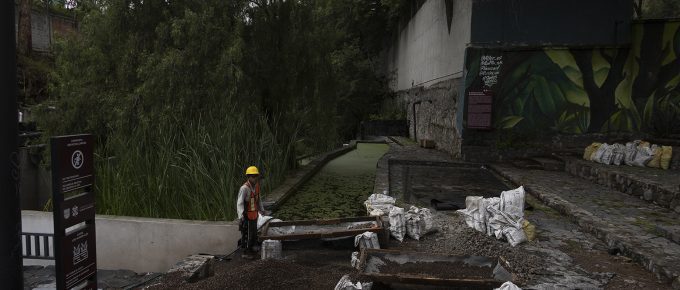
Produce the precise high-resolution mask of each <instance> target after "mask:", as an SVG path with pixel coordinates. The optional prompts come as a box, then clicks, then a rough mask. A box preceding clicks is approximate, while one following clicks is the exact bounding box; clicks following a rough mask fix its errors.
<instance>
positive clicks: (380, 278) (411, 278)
mask: <svg viewBox="0 0 680 290" xmlns="http://www.w3.org/2000/svg"><path fill="white" fill-rule="evenodd" d="M360 276H362V277H364V278H367V279H370V280H372V281H374V282H376V281H377V282H384V283H404V284H418V285H435V286H457V287H463V286H467V287H474V286H489V287H493V288H497V287H500V286H501V285H502V284H503V282H501V281H496V280H493V279H445V278H436V277H426V276H419V275H413V274H403V273H402V274H398V275H397V274H380V273H369V274H364V273H361V274H360Z"/></svg>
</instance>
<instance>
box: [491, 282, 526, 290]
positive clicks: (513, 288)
mask: <svg viewBox="0 0 680 290" xmlns="http://www.w3.org/2000/svg"><path fill="white" fill-rule="evenodd" d="M494 290H522V288H519V287H517V285H515V284H514V283H512V282H510V281H507V282H505V283H503V285H501V287H499V288H495V289H494Z"/></svg>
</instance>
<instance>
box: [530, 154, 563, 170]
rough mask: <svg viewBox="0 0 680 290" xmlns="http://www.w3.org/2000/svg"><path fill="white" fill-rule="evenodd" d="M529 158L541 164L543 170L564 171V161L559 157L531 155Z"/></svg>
mask: <svg viewBox="0 0 680 290" xmlns="http://www.w3.org/2000/svg"><path fill="white" fill-rule="evenodd" d="M530 159H531V160H534V161H536V162H538V163H539V164H541V167H543V170H550V171H564V161H562V160H560V159H556V158H551V157H531V158H530Z"/></svg>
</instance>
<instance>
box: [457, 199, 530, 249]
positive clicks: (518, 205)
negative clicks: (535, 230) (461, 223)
mask: <svg viewBox="0 0 680 290" xmlns="http://www.w3.org/2000/svg"><path fill="white" fill-rule="evenodd" d="M524 196H525V192H524V187H523V186H520V187H518V188H516V189H513V190H508V191H503V192H501V196H500V197H490V198H483V197H481V196H468V197H467V198H466V199H465V206H466V207H465V209H461V210H458V211H457V212H459V213H461V214H462V215H463V216H464V217H465V223H466V224H467V225H468V226H469V227H471V228H474V229H475V230H477V231H479V232H482V233H486V234H487V235H489V236H495V237H496V239H501V238H505V239H506V240H507V241H508V242H509V243H510V245H512V246H513V247H514V246H516V245H518V244H520V243H522V242H524V241H527V235H526V234H525V232H524V231H525V229H527V228H530V227H529V225H528V224H529V223H528V221H525V220H524Z"/></svg>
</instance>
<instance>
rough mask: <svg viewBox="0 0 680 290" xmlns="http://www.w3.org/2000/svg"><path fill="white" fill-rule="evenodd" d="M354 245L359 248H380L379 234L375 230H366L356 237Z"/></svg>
mask: <svg viewBox="0 0 680 290" xmlns="http://www.w3.org/2000/svg"><path fill="white" fill-rule="evenodd" d="M354 246H355V247H359V249H380V243H379V242H378V234H376V233H374V232H364V233H363V234H359V235H356V237H354Z"/></svg>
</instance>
